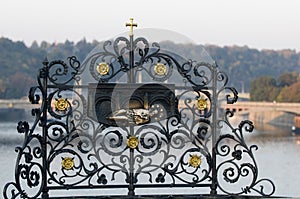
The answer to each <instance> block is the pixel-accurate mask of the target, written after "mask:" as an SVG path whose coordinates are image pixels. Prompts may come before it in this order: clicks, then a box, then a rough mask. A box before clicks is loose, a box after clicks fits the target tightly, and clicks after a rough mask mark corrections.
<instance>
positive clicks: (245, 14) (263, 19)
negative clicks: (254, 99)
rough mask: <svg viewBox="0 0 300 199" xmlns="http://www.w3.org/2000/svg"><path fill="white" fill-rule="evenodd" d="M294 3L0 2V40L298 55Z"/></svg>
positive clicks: (299, 27) (299, 16)
mask: <svg viewBox="0 0 300 199" xmlns="http://www.w3.org/2000/svg"><path fill="white" fill-rule="evenodd" d="M299 8H300V1H299V0H150V1H144V0H105V1H104V0H85V1H83V0H72V1H71V0H26V1H24V0H0V36H2V37H6V38H9V39H12V40H13V41H24V42H25V43H26V44H27V45H31V43H32V42H33V41H34V40H36V41H37V42H38V43H40V42H41V41H47V42H50V43H53V42H64V41H66V40H67V39H68V40H69V41H74V42H77V41H79V40H81V39H83V38H86V40H87V41H92V40H98V41H102V40H106V39H110V38H112V37H114V36H116V35H118V34H121V33H124V32H125V31H128V28H126V27H125V23H126V22H128V21H129V18H131V17H132V18H134V19H135V22H136V23H138V28H137V29H144V28H154V29H167V30H171V31H174V32H178V33H180V34H182V35H184V36H186V37H188V38H189V39H191V41H193V42H194V43H196V44H203V45H205V44H213V45H219V46H225V45H226V46H232V45H238V46H244V45H247V46H248V47H250V48H257V49H275V50H280V49H292V50H296V51H298V52H299V51H300V11H299Z"/></svg>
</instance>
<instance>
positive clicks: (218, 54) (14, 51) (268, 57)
mask: <svg viewBox="0 0 300 199" xmlns="http://www.w3.org/2000/svg"><path fill="white" fill-rule="evenodd" d="M98 44H99V42H98V41H93V42H87V41H86V40H85V39H83V40H81V41H79V42H77V43H74V42H71V41H66V42H64V43H52V44H51V43H48V42H45V41H43V42H42V43H41V44H38V43H37V42H33V43H32V45H31V46H30V47H27V46H26V45H25V44H24V43H23V42H14V41H11V40H10V39H7V38H3V37H2V38H0V70H1V73H0V98H20V97H23V96H27V95H28V90H29V88H30V87H31V86H33V85H35V84H36V83H35V82H36V74H37V71H38V69H39V68H41V67H42V61H43V60H44V58H45V57H48V59H49V60H53V59H63V60H66V58H67V57H69V56H72V55H75V56H77V57H78V59H79V60H80V61H83V60H84V58H85V56H86V55H87V54H88V53H89V52H90V51H91V50H92V49H93V48H94V47H95V46H97V45H98ZM161 46H162V48H164V49H168V50H169V51H171V52H174V53H177V54H179V55H181V56H183V57H186V58H191V59H197V57H199V53H201V52H200V51H201V50H202V47H203V46H201V45H192V44H186V45H183V44H175V43H172V42H162V43H161ZM204 48H205V49H206V51H207V52H208V53H209V55H210V56H211V57H212V58H213V59H214V60H215V61H216V62H217V64H218V65H219V67H220V70H222V71H224V72H226V73H227V74H228V76H229V85H230V86H234V87H235V88H236V89H237V90H238V91H239V92H240V91H242V87H243V85H244V89H245V91H246V92H249V90H250V84H251V82H252V80H254V79H255V78H259V77H264V76H270V77H272V78H275V79H276V78H278V77H280V76H281V75H282V74H284V73H291V72H296V73H299V72H300V53H297V52H296V51H294V50H278V51H275V50H261V51H259V50H257V49H251V48H248V47H247V46H242V47H241V46H226V47H219V46H214V45H206V46H204Z"/></svg>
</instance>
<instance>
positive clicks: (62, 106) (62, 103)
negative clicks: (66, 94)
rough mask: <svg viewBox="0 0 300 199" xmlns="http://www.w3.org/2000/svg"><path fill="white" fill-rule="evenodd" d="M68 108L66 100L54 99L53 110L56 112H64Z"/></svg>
mask: <svg viewBox="0 0 300 199" xmlns="http://www.w3.org/2000/svg"><path fill="white" fill-rule="evenodd" d="M68 107H69V103H68V100H67V99H63V98H59V99H56V102H55V109H56V110H57V111H66V110H67V108H68Z"/></svg>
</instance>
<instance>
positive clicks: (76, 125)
mask: <svg viewBox="0 0 300 199" xmlns="http://www.w3.org/2000/svg"><path fill="white" fill-rule="evenodd" d="M141 73H142V74H143V76H142V84H141V85H139V83H138V82H137V79H138V78H139V75H140V74H141ZM86 76H89V77H90V78H89V79H88V80H89V81H88V82H87V81H86V80H85V79H84V78H86ZM175 80H176V81H175ZM37 82H38V85H37V86H35V87H32V88H31V89H30V92H29V100H30V102H31V103H32V104H39V105H40V107H39V108H35V109H33V110H32V114H33V116H34V118H35V120H34V122H33V123H32V124H31V125H30V124H29V123H28V122H26V121H21V122H19V124H18V132H19V133H23V134H24V143H23V145H22V146H21V147H17V148H16V151H17V152H18V157H17V161H16V168H15V181H14V182H10V183H7V184H6V186H5V187H4V198H6V199H7V198H38V197H42V198H50V195H51V192H52V191H55V190H71V189H72V190H73V189H74V190H75V189H93V190H95V193H96V194H100V195H101V189H116V188H119V189H124V188H125V189H126V188H127V189H128V195H129V196H133V195H135V194H136V193H135V190H136V189H138V188H160V187H161V188H164V187H171V188H177V187H187V188H191V189H193V188H197V187H198V188H205V187H206V188H208V189H209V190H210V194H211V195H216V194H217V189H219V190H220V191H221V193H225V194H229V195H240V194H248V193H250V192H251V191H253V192H256V193H258V194H260V195H263V196H271V195H272V194H273V193H274V191H275V186H274V184H273V182H272V181H271V180H269V179H259V177H258V166H257V163H256V161H255V157H254V151H255V150H257V146H255V145H253V146H250V147H248V146H247V144H246V142H245V140H244V136H243V133H244V132H247V133H248V132H249V133H250V132H251V131H252V130H253V125H252V123H251V121H248V120H246V121H242V122H241V123H240V125H239V126H238V127H237V128H235V127H233V126H232V125H231V124H230V122H229V121H230V120H229V118H230V116H232V115H233V113H231V112H229V111H227V112H226V113H225V115H224V116H220V113H219V110H218V105H219V103H220V101H221V98H223V96H225V102H226V103H229V104H232V103H235V102H236V101H237V99H238V93H237V91H236V90H235V88H233V87H228V86H227V83H228V77H227V75H226V74H225V73H224V72H222V71H219V68H218V67H217V65H216V63H208V62H205V61H203V62H197V61H193V60H187V59H185V58H183V57H181V56H179V55H177V54H175V53H172V52H169V51H167V50H163V49H161V48H160V45H159V44H158V43H153V44H152V45H150V44H149V42H148V41H147V40H146V39H145V38H137V39H135V40H134V39H133V36H131V38H130V39H127V38H125V37H118V38H116V39H115V40H113V41H106V42H104V43H103V46H102V48H101V49H100V51H99V49H96V51H94V52H92V53H91V54H90V55H89V56H88V57H87V58H86V59H85V61H84V62H83V63H82V64H81V63H80V62H79V61H78V60H77V59H76V57H74V56H73V57H69V58H68V61H67V63H65V62H64V61H61V60H55V61H52V62H49V61H48V60H45V61H44V62H43V68H42V69H41V70H40V71H39V74H38V78H37ZM116 82H118V84H116V85H115V83H116ZM166 82H167V83H166ZM172 82H173V83H172ZM111 83H114V85H113V86H111V85H112V84H111ZM120 85H121V88H127V87H126V86H128V85H138V86H136V87H130V88H135V89H136V90H137V91H136V92H132V95H136V96H133V97H132V98H130V97H128V99H127V101H128V102H129V106H128V104H127V105H126V103H124V104H122V103H123V102H122V101H124V99H121V100H119V101H118V98H117V97H115V96H118V93H116V92H117V91H118V88H117V87H118V86H120ZM142 85H146V86H144V87H143V86H142ZM148 85H151V86H156V88H158V89H157V90H160V89H161V92H160V93H159V94H157V90H151V87H150V86H148ZM104 86H106V87H105V88H106V89H108V91H110V90H109V89H111V92H112V93H109V92H107V93H108V96H106V95H105V93H106V92H100V91H101V89H103V88H104ZM143 89H144V90H146V91H147V92H146V93H147V94H144V90H143ZM169 91H172V93H173V94H171V95H169V94H168V96H164V93H167V92H169ZM224 93H225V95H224ZM95 96H96V97H95ZM98 96H100V97H101V100H99V99H98ZM95 98H96V99H95ZM132 99H134V100H132ZM168 100H169V101H168ZM125 101H126V100H125ZM162 101H163V102H165V103H158V102H162ZM107 103H109V104H113V105H110V106H111V107H119V110H111V109H113V108H111V109H110V107H109V108H108V109H107V110H108V112H107V115H106V116H103V117H101V116H99V115H101V110H103V107H107ZM157 103H158V104H157ZM98 105H99V107H102V108H101V109H98V108H97V107H98ZM170 107H171V108H170ZM173 109H174V110H173ZM116 111H117V113H115V112H116ZM143 111H144V112H143ZM121 113H126V114H125V116H124V115H121V116H120V114H121ZM142 113H147V114H146V115H141V114H142ZM139 114H140V115H139ZM128 115H129V116H128ZM111 118H113V119H111ZM111 120H113V122H111V123H110V121H111ZM119 121H121V122H119ZM124 121H125V122H124ZM111 124H113V125H111ZM224 126H227V127H229V128H228V132H225V133H223V132H221V129H222V128H223V127H224ZM244 160H247V162H246V163H244V162H243V161H244ZM244 179H247V180H244ZM241 180H242V182H243V183H242V184H241V183H240V181H241ZM238 186H241V187H239V188H238V189H236V188H237V187H238ZM232 187H234V189H231V188H232ZM267 188H268V190H266V189H267ZM98 190H100V192H97V191H98ZM49 193H50V194H49ZM68 194H70V193H68ZM194 194H195V195H203V194H205V193H202V192H201V193H199V192H194Z"/></svg>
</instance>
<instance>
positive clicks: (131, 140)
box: [127, 136, 139, 149]
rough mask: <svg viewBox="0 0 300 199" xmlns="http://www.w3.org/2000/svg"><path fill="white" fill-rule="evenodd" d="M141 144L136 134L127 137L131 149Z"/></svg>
mask: <svg viewBox="0 0 300 199" xmlns="http://www.w3.org/2000/svg"><path fill="white" fill-rule="evenodd" d="M138 145H139V140H138V138H137V137H135V136H130V137H129V138H128V139H127V146H128V147H129V148H131V149H135V148H136V147H137V146H138Z"/></svg>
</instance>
